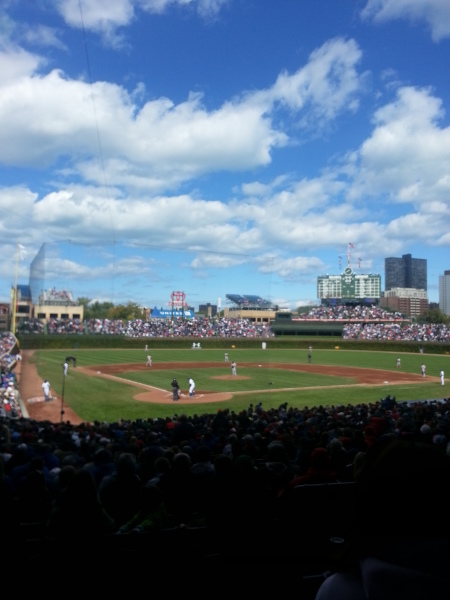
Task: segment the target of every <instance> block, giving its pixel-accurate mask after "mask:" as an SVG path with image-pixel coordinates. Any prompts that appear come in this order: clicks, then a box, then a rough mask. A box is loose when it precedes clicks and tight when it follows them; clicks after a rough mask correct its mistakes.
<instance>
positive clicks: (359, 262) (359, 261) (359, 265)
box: [358, 258, 361, 268]
mask: <svg viewBox="0 0 450 600" xmlns="http://www.w3.org/2000/svg"><path fill="white" fill-rule="evenodd" d="M358 267H359V268H361V259H360V258H358Z"/></svg>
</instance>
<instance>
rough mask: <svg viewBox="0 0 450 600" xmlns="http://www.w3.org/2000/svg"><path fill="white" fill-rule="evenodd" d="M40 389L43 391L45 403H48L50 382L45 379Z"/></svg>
mask: <svg viewBox="0 0 450 600" xmlns="http://www.w3.org/2000/svg"><path fill="white" fill-rule="evenodd" d="M42 389H43V390H44V397H45V401H46V402H48V401H49V400H50V382H49V381H47V379H44V383H43V384H42Z"/></svg>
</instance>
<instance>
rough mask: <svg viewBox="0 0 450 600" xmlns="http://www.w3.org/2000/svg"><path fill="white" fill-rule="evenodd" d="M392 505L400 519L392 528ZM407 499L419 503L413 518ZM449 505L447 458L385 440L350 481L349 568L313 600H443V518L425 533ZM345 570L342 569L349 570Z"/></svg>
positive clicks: (446, 581) (447, 586)
mask: <svg viewBox="0 0 450 600" xmlns="http://www.w3.org/2000/svg"><path fill="white" fill-rule="evenodd" d="M393 498H395V502H396V505H397V506H399V507H401V518H399V519H396V521H395V523H394V524H393V523H392V520H391V518H389V507H390V506H392V500H393ZM412 498H420V513H419V514H418V513H417V506H416V505H415V503H414V502H412V501H411V499H412ZM438 498H439V502H442V503H443V504H442V505H443V506H447V505H448V502H449V500H450V462H449V458H448V457H447V456H445V454H443V453H442V452H440V451H439V450H437V449H436V448H434V447H433V446H432V445H430V444H421V443H416V442H404V441H402V440H392V441H388V442H386V443H382V442H380V443H379V444H377V445H376V446H374V447H373V448H371V449H370V450H368V452H367V453H366V458H365V461H364V464H363V466H362V468H361V471H360V473H359V476H358V479H357V501H356V510H357V514H356V519H355V525H356V527H357V529H355V531H354V534H353V535H352V536H351V539H350V540H348V542H349V543H348V552H349V554H348V558H349V559H350V562H349V565H353V568H350V569H349V568H347V569H346V570H345V571H344V572H338V573H336V574H334V575H331V576H330V577H328V578H327V579H326V580H325V582H324V583H323V584H322V586H321V588H320V589H319V591H318V593H317V596H316V600H334V599H335V598H346V599H347V600H366V599H368V598H371V599H373V600H394V599H397V598H399V596H402V597H405V598H408V600H422V598H433V599H435V600H445V599H446V598H448V593H449V590H450V574H449V570H448V565H449V564H450V563H449V561H450V549H449V545H448V532H449V527H450V518H449V516H448V513H447V512H444V513H442V514H441V515H440V519H439V522H438V523H429V524H427V525H424V523H423V521H422V519H421V518H420V516H421V515H432V514H434V513H435V510H436V500H437V499H438ZM349 565H348V566H349Z"/></svg>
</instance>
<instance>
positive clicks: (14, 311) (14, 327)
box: [11, 244, 19, 335]
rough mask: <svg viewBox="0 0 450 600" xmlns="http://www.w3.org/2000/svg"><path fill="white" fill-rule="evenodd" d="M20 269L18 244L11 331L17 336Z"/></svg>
mask: <svg viewBox="0 0 450 600" xmlns="http://www.w3.org/2000/svg"><path fill="white" fill-rule="evenodd" d="M18 268H19V244H17V250H16V272H15V277H14V305H13V322H12V327H11V330H12V332H13V334H14V335H15V334H16V304H17V270H18Z"/></svg>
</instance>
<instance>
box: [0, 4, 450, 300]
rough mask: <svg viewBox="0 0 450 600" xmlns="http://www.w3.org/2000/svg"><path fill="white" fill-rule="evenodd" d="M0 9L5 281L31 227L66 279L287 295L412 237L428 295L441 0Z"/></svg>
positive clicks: (439, 213) (442, 228) (152, 292)
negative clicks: (422, 265)
mask: <svg viewBox="0 0 450 600" xmlns="http://www.w3.org/2000/svg"><path fill="white" fill-rule="evenodd" d="M0 27H1V37H0V210H1V219H0V227H1V230H0V231H1V235H0V244H1V252H2V257H3V260H2V261H1V264H0V301H9V298H10V290H11V287H13V286H14V284H15V280H16V277H17V281H18V283H22V284H23V283H28V274H29V268H30V263H31V261H32V260H33V258H34V257H35V256H36V254H37V252H38V250H39V248H40V247H41V246H42V244H43V243H45V244H46V250H45V254H46V272H45V279H44V280H43V283H42V285H43V287H44V289H48V288H52V287H56V288H57V289H59V290H61V289H66V290H70V291H72V293H73V294H74V296H75V298H77V297H80V296H83V297H88V298H90V299H93V300H99V301H112V302H114V303H121V302H128V301H133V302H137V303H139V304H141V305H143V306H150V307H152V306H155V305H156V306H158V307H160V306H161V307H167V306H168V305H169V302H170V299H171V294H172V292H174V291H181V292H183V293H184V294H185V296H186V303H187V304H189V305H192V306H194V307H198V305H199V304H203V303H207V302H211V303H212V304H217V303H218V299H219V298H220V299H221V305H222V307H224V306H225V305H226V294H228V293H240V294H259V295H261V296H262V297H264V298H267V299H270V300H272V301H274V302H276V303H278V304H279V305H280V306H283V307H290V308H296V307H297V306H299V305H304V304H309V303H317V292H316V284H317V276H318V275H324V274H330V275H332V274H333V275H336V274H338V273H339V272H340V271H341V270H342V269H343V268H345V267H346V266H347V262H348V260H350V266H351V267H352V268H353V269H354V270H355V272H357V273H379V274H380V275H381V276H382V287H383V288H384V259H385V258H386V257H389V256H398V257H400V256H402V255H403V254H407V253H410V254H412V256H413V257H414V258H425V259H427V261H428V297H429V300H430V301H432V302H437V301H438V282H439V275H443V273H444V270H446V269H450V253H449V247H450V123H449V111H450V77H449V72H450V71H449V67H450V3H449V2H448V0H415V1H414V2H410V1H409V0H361V1H356V2H355V1H353V0H347V1H346V0H341V1H336V0H302V1H299V0H278V1H274V0H114V2H110V0H35V2H33V3H31V2H26V3H24V2H22V1H20V0H0ZM349 243H351V244H352V245H353V248H351V249H350V252H349V253H348V250H349ZM19 245H21V246H23V247H24V248H25V250H26V256H24V255H23V254H21V257H20V258H18V251H17V249H18V247H19ZM339 257H341V258H339Z"/></svg>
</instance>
